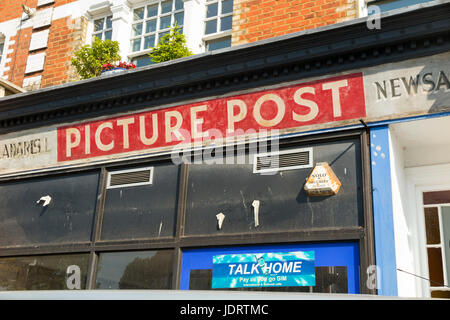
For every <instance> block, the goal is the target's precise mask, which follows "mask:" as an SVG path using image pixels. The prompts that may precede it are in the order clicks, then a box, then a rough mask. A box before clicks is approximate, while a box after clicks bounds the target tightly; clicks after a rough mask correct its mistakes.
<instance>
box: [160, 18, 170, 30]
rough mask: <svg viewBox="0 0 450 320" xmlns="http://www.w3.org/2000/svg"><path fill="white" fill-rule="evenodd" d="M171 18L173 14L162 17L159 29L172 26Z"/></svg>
mask: <svg viewBox="0 0 450 320" xmlns="http://www.w3.org/2000/svg"><path fill="white" fill-rule="evenodd" d="M170 18H171V16H165V17H161V18H160V20H159V29H160V30H163V29H167V28H170Z"/></svg>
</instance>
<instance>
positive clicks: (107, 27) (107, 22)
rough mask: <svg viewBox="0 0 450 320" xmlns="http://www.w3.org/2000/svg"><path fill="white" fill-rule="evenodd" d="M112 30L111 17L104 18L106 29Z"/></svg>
mask: <svg viewBox="0 0 450 320" xmlns="http://www.w3.org/2000/svg"><path fill="white" fill-rule="evenodd" d="M111 28H112V16H108V17H106V29H111Z"/></svg>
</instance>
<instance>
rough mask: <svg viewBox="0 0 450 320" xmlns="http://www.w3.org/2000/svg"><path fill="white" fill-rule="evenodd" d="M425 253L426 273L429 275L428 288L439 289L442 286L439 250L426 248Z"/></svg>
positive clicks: (442, 277) (442, 278)
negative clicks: (426, 256)
mask: <svg viewBox="0 0 450 320" xmlns="http://www.w3.org/2000/svg"><path fill="white" fill-rule="evenodd" d="M427 252H428V271H429V273H430V286H431V287H441V286H443V285H444V274H443V272H442V253H441V248H427Z"/></svg>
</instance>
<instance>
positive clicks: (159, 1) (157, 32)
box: [128, 0, 185, 60]
mask: <svg viewBox="0 0 450 320" xmlns="http://www.w3.org/2000/svg"><path fill="white" fill-rule="evenodd" d="M166 1H167V0H156V1H149V2H146V3H140V4H139V5H135V6H133V8H132V9H131V15H132V18H131V19H132V21H131V23H130V25H131V28H130V29H131V30H130V38H129V41H130V50H129V54H128V58H129V59H130V60H131V59H133V58H134V57H138V56H141V55H144V54H148V53H150V52H152V50H153V47H150V48H144V44H145V37H148V36H152V35H154V36H155V42H154V46H156V45H157V44H158V42H159V40H160V39H159V38H160V34H161V33H166V32H168V31H169V30H170V28H172V27H173V26H174V25H175V15H176V14H179V13H183V15H184V14H185V10H184V4H183V8H182V9H176V7H175V4H176V0H172V10H171V11H170V12H167V13H161V11H162V3H163V2H166ZM156 4H157V5H158V12H157V14H156V16H153V17H151V18H147V8H148V7H149V6H154V5H156ZM141 8H143V9H144V16H143V18H142V19H139V20H134V11H135V10H137V9H141ZM167 16H170V17H171V18H170V26H169V27H168V28H164V29H160V22H161V18H162V17H167ZM184 19H185V17H183V24H182V25H180V27H181V28H182V29H183V33H184ZM150 20H156V29H155V31H152V32H148V33H145V29H146V28H145V27H146V23H147V21H150ZM139 23H142V32H141V34H140V35H138V36H135V35H134V34H133V33H134V31H133V26H134V25H136V24H139ZM137 39H140V40H141V42H140V48H139V50H137V51H133V41H134V40H137Z"/></svg>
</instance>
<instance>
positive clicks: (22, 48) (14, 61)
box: [5, 27, 33, 87]
mask: <svg viewBox="0 0 450 320" xmlns="http://www.w3.org/2000/svg"><path fill="white" fill-rule="evenodd" d="M32 31H33V30H32V28H31V27H30V28H26V29H22V30H20V31H18V32H17V34H16V35H15V36H14V37H12V38H11V41H10V43H11V42H12V44H11V45H10V46H9V48H13V52H11V53H9V54H8V55H7V56H6V58H7V59H11V61H10V62H7V63H6V64H5V67H9V71H8V72H7V73H6V75H7V76H8V80H9V81H11V82H12V83H14V84H16V85H18V86H19V87H22V83H23V79H24V75H25V67H26V64H27V59H28V53H29V48H30V40H31V34H32Z"/></svg>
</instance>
